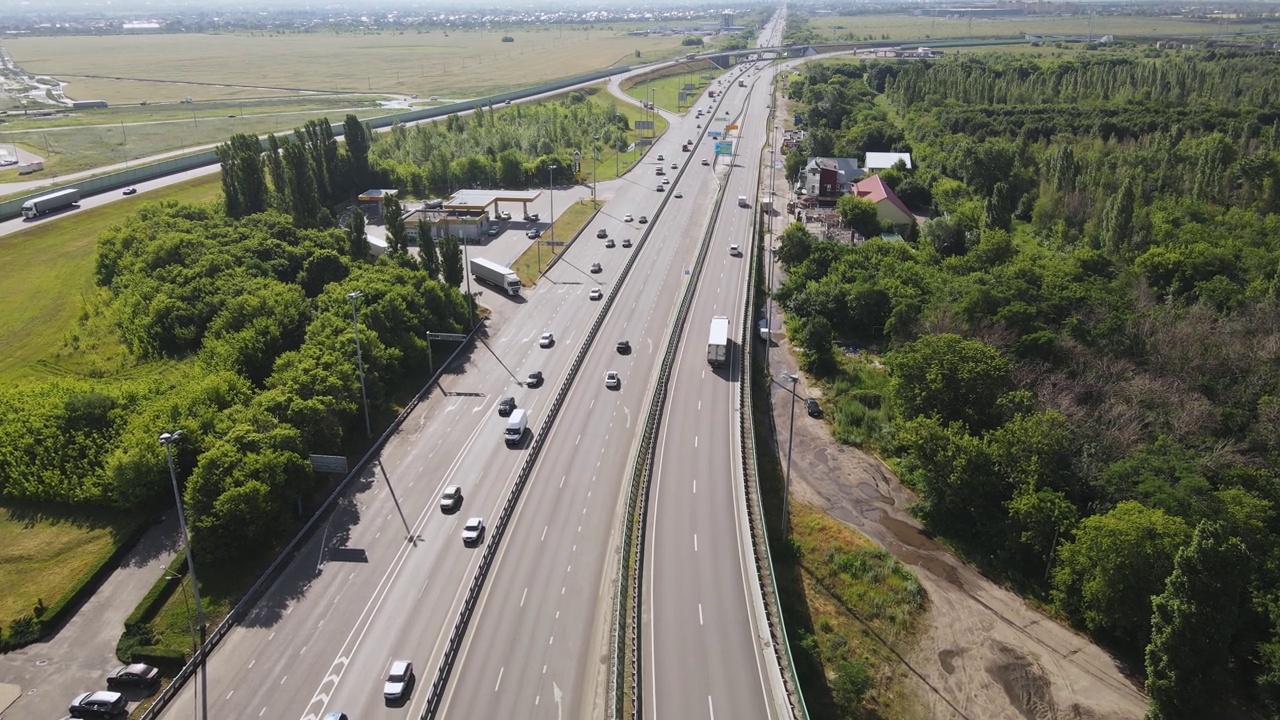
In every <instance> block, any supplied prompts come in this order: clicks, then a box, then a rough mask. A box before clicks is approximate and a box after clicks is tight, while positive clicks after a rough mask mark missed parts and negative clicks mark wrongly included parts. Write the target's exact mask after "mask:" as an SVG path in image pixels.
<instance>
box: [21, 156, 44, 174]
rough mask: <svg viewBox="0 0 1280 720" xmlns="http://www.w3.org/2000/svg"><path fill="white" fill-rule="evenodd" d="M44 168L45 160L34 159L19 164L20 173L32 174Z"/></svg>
mask: <svg viewBox="0 0 1280 720" xmlns="http://www.w3.org/2000/svg"><path fill="white" fill-rule="evenodd" d="M43 169H44V161H43V160H32V161H31V162H29V163H22V164H21V165H19V166H18V174H19V175H30V174H31V173H36V172H40V171H41V170H43Z"/></svg>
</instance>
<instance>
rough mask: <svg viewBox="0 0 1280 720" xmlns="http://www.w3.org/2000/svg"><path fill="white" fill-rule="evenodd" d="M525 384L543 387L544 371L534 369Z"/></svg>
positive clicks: (532, 386)
mask: <svg viewBox="0 0 1280 720" xmlns="http://www.w3.org/2000/svg"><path fill="white" fill-rule="evenodd" d="M524 386H525V387H531V388H536V387H542V371H541V370H534V371H533V372H531V373H529V377H528V379H526V380H525V381H524Z"/></svg>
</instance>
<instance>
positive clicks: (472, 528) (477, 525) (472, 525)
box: [462, 517, 484, 546]
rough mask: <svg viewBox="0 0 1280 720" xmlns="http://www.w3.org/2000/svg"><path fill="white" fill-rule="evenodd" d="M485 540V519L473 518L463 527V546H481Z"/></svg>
mask: <svg viewBox="0 0 1280 720" xmlns="http://www.w3.org/2000/svg"><path fill="white" fill-rule="evenodd" d="M483 539H484V519H483V518H478V517H473V518H471V519H470V520H468V521H467V524H466V525H463V526H462V544H463V545H467V546H471V545H479V544H480V541H481V540H483Z"/></svg>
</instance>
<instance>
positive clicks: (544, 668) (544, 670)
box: [542, 665, 547, 675]
mask: <svg viewBox="0 0 1280 720" xmlns="http://www.w3.org/2000/svg"><path fill="white" fill-rule="evenodd" d="M542 674H543V675H546V674H547V666H546V665H543V666H542Z"/></svg>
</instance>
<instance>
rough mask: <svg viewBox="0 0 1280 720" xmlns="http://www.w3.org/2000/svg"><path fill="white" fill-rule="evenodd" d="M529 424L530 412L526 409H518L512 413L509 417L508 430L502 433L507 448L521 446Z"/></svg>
mask: <svg viewBox="0 0 1280 720" xmlns="http://www.w3.org/2000/svg"><path fill="white" fill-rule="evenodd" d="M528 424H529V411H528V410H525V409H524V408H516V409H515V410H512V411H511V415H510V416H509V417H507V428H506V430H503V431H502V441H503V442H505V443H506V444H507V447H512V446H514V445H519V444H520V441H521V440H523V439H524V429H525V427H527V426H528Z"/></svg>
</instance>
